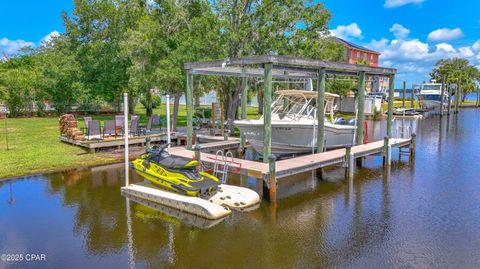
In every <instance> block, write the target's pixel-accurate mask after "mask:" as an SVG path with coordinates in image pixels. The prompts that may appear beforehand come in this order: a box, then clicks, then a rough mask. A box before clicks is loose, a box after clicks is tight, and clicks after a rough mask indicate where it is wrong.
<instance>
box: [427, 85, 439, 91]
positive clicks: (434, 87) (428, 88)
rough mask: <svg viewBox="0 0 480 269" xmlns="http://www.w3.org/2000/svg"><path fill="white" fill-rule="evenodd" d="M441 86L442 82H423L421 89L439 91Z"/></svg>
mask: <svg viewBox="0 0 480 269" xmlns="http://www.w3.org/2000/svg"><path fill="white" fill-rule="evenodd" d="M441 88H442V84H424V85H423V90H425V91H432V90H433V91H439V90H440V89H441Z"/></svg>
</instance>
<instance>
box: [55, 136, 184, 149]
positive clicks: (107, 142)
mask: <svg viewBox="0 0 480 269" xmlns="http://www.w3.org/2000/svg"><path fill="white" fill-rule="evenodd" d="M170 137H171V139H177V136H176V133H174V132H172V133H171V135H170ZM147 139H150V142H161V141H166V140H167V134H166V133H159V134H151V135H144V136H133V137H130V138H129V140H128V144H129V145H144V144H145V143H146V140H147ZM60 141H62V142H64V143H68V144H72V145H75V146H78V147H82V148H85V149H86V150H88V151H89V152H90V153H94V152H95V151H96V150H97V149H103V148H111V147H119V146H124V145H125V140H124V138H123V137H118V138H108V139H100V140H73V139H70V138H68V137H64V136H60Z"/></svg>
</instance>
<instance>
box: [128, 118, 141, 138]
mask: <svg viewBox="0 0 480 269" xmlns="http://www.w3.org/2000/svg"><path fill="white" fill-rule="evenodd" d="M138 119H139V117H138V116H132V119H131V120H130V130H129V132H130V135H133V136H137V135H138V133H139V130H138Z"/></svg>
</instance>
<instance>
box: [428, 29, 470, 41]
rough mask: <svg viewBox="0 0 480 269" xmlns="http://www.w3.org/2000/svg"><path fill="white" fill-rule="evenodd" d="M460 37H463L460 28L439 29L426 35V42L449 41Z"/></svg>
mask: <svg viewBox="0 0 480 269" xmlns="http://www.w3.org/2000/svg"><path fill="white" fill-rule="evenodd" d="M460 37H463V32H462V29H460V28H455V29H448V28H441V29H437V30H435V31H433V32H431V33H430V34H428V40H430V41H449V40H453V39H458V38H460Z"/></svg>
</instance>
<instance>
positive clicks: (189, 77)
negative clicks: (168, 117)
mask: <svg viewBox="0 0 480 269" xmlns="http://www.w3.org/2000/svg"><path fill="white" fill-rule="evenodd" d="M192 95H193V75H192V73H191V72H190V71H187V80H186V87H185V98H186V103H187V149H189V150H191V149H192V137H193V100H192V98H193V97H192Z"/></svg>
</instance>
